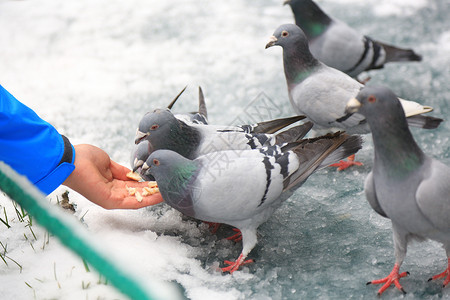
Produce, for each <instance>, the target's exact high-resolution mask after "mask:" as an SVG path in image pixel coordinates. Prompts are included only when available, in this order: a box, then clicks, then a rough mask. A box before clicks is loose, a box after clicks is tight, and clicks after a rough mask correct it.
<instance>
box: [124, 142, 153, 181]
mask: <svg viewBox="0 0 450 300" xmlns="http://www.w3.org/2000/svg"><path fill="white" fill-rule="evenodd" d="M151 152H152V148H151V145H150V142H149V141H147V140H143V141H141V142H140V143H139V144H137V145H134V148H133V151H132V152H131V161H130V162H131V167H132V169H133V172H138V173H139V174H140V175H141V177H142V178H143V179H144V180H145V181H154V180H155V178H153V176H151V177H149V176H146V175H145V174H144V173H143V172H141V168H142V165H143V164H144V163H145V161H146V160H147V158H148V157H149V155H150V153H151Z"/></svg>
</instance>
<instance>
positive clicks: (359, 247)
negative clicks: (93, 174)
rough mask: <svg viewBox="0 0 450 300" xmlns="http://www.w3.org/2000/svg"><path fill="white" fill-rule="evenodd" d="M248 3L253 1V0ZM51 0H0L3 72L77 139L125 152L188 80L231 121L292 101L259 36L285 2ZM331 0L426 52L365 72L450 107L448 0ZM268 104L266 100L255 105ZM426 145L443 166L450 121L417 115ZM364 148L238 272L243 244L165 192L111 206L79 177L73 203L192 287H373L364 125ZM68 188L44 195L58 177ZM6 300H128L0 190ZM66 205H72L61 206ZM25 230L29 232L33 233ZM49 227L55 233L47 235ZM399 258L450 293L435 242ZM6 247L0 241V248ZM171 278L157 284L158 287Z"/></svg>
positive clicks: (15, 90)
mask: <svg viewBox="0 0 450 300" xmlns="http://www.w3.org/2000/svg"><path fill="white" fill-rule="evenodd" d="M253 2H255V1H253ZM253 2H249V1H242V0H231V1H217V0H216V1H192V0H184V1H173V0H171V1H156V0H152V1H149V0H147V1H144V0H129V1H111V0H109V1H106V0H97V1H87V0H80V1H70V2H69V1H56V0H34V1H30V0H25V1H10V0H0V28H2V29H3V30H0V45H1V47H0V70H2V72H1V74H0V84H2V85H3V86H4V87H5V88H6V89H7V90H8V91H10V92H11V93H12V94H13V95H14V96H16V97H17V98H18V99H19V100H20V101H22V102H23V103H25V104H26V105H28V106H30V107H32V108H33V109H34V110H35V111H36V112H37V113H38V114H39V115H40V116H41V117H43V118H44V119H46V120H47V121H49V122H50V123H52V124H53V125H54V126H55V127H56V128H57V129H58V130H59V131H60V132H61V133H63V134H65V135H66V136H68V137H69V138H70V139H71V141H72V142H73V143H74V144H77V143H91V144H94V145H96V146H99V147H101V148H102V149H104V150H105V151H107V152H108V153H109V154H110V156H111V157H112V158H113V159H114V160H116V161H118V162H120V163H122V164H124V165H128V160H129V155H130V150H131V148H132V146H133V137H134V133H135V130H136V127H137V122H138V120H139V118H140V117H141V116H142V115H143V114H144V113H145V112H147V111H149V110H152V109H154V108H160V107H164V106H167V104H168V103H169V102H170V100H171V99H172V98H173V97H174V96H175V95H176V94H177V93H178V92H179V91H180V90H181V89H182V88H183V87H184V86H185V85H186V84H187V85H188V89H187V90H186V92H185V94H184V95H183V97H182V98H180V101H179V102H178V103H177V104H176V106H175V107H174V110H175V111H179V112H186V111H192V110H195V108H196V104H197V86H198V85H201V86H202V88H203V91H204V93H205V96H206V101H207V106H208V113H209V119H210V121H211V123H214V124H231V123H236V122H239V121H253V120H255V119H256V120H258V121H259V120H260V119H264V118H267V117H268V116H269V115H270V117H279V116H288V115H292V114H293V111H292V110H291V108H290V106H289V102H288V98H287V91H286V84H285V80H284V75H283V69H282V61H281V49H280V48H277V47H274V48H270V49H267V50H265V49H264V46H265V44H266V43H267V41H268V37H269V36H270V35H272V33H273V31H274V30H275V28H276V27H277V26H278V25H280V24H282V23H289V22H293V18H292V13H291V11H290V9H289V8H288V7H286V6H282V5H281V4H282V1H278V0H265V1H258V2H257V3H253ZM378 3H380V2H379V1H375V0H373V1H372V0H370V1H364V2H361V1H355V0H346V1H335V0H322V1H320V2H319V4H320V5H321V6H322V7H323V8H324V9H325V10H326V11H327V12H328V13H329V14H330V15H332V16H334V17H336V18H339V19H341V20H343V21H346V22H348V23H349V24H350V25H351V26H355V27H358V28H359V30H360V31H361V32H364V33H365V34H368V35H370V36H372V37H375V38H377V39H379V40H382V41H385V42H389V43H393V44H398V45H402V46H404V47H411V48H414V49H415V50H416V51H417V52H418V53H421V54H422V55H423V58H424V59H423V61H422V62H420V63H410V64H391V65H388V66H386V67H385V68H384V69H382V70H377V71H371V72H369V73H368V75H370V76H371V77H372V79H371V81H372V82H373V83H378V84H384V85H388V86H390V87H391V88H392V89H393V90H394V91H395V92H396V93H397V94H399V95H400V96H401V97H403V98H406V99H410V100H415V101H418V102H420V103H422V104H427V105H430V106H433V107H434V112H432V113H431V114H432V115H433V116H437V117H442V118H447V116H448V115H449V104H448V99H450V90H449V89H448V84H447V82H448V81H449V79H450V73H449V72H448V66H449V64H450V52H449V49H450V38H449V32H450V31H449V27H448V15H449V13H450V7H449V5H448V3H447V1H439V0H421V1H405V0H402V1H384V0H383V1H381V4H380V5H378ZM268 103H269V107H270V106H271V105H273V107H272V108H273V110H269V111H267V110H261V109H259V110H257V109H256V107H260V106H258V105H262V107H263V108H265V109H266V108H267V106H268V105H267V104H268ZM412 131H413V134H414V136H415V137H416V139H417V141H418V142H419V144H420V146H421V147H422V148H423V149H424V151H426V152H427V153H428V154H430V155H431V156H433V157H436V158H439V159H440V160H441V161H443V162H444V163H446V164H447V165H449V164H450V142H449V132H450V125H449V123H448V122H444V123H442V125H441V126H440V127H439V128H438V129H437V130H432V131H426V130H418V129H413V130H412ZM364 140H365V146H364V149H363V150H361V151H360V153H359V154H358V155H357V159H358V160H360V161H362V162H363V163H364V166H363V167H359V168H354V169H351V170H349V171H345V172H342V173H337V172H336V171H334V170H332V169H327V170H323V171H320V172H318V173H316V174H314V175H312V176H311V177H310V178H309V180H308V181H307V183H306V184H305V185H304V186H303V187H302V188H300V189H299V190H298V191H297V192H296V193H295V194H294V195H293V196H292V197H291V198H290V199H288V200H287V201H286V203H284V205H283V206H282V207H281V208H280V209H279V210H277V211H276V212H275V214H274V215H273V216H272V218H271V219H269V221H268V222H266V223H265V224H263V225H262V226H261V227H260V228H259V236H258V238H259V241H258V245H257V246H256V247H255V249H254V250H253V251H252V252H251V254H250V257H251V258H254V259H255V260H256V263H255V264H252V265H249V266H246V267H244V268H243V269H242V270H241V271H238V272H235V273H234V274H233V275H223V274H221V273H220V272H218V271H217V267H218V266H219V265H222V264H223V260H226V259H235V258H236V257H237V256H238V255H239V253H240V250H241V244H240V243H234V242H231V241H228V240H225V237H227V236H229V235H230V234H232V233H233V232H232V231H231V229H230V228H229V227H227V226H223V227H222V228H220V229H219V231H218V233H217V234H212V233H210V230H209V228H208V226H207V225H205V224H203V223H200V222H197V221H196V220H193V219H189V218H187V217H184V216H182V215H181V214H180V213H179V212H177V211H174V210H173V209H171V208H169V207H168V206H167V205H164V204H161V205H158V206H155V207H150V208H146V209H141V210H136V211H132V210H129V211H122V210H120V211H119V210H114V211H107V210H104V209H102V208H100V207H97V206H95V205H94V204H92V203H91V202H89V201H87V200H86V199H84V198H83V197H82V196H80V195H78V194H77V193H76V192H74V191H70V194H69V197H70V200H71V202H74V203H75V204H76V205H77V211H76V213H75V217H76V218H78V219H82V220H81V223H82V224H83V226H85V227H87V229H88V230H89V231H90V232H91V233H92V235H93V237H94V239H96V240H97V241H99V242H100V243H102V244H103V245H104V248H105V251H107V252H108V253H111V255H112V256H113V257H114V258H115V259H116V260H117V262H118V263H120V264H122V265H126V266H127V268H128V269H129V271H130V272H132V273H134V274H135V275H136V276H138V277H140V278H144V279H146V280H147V281H148V282H149V283H150V282H153V281H156V280H158V279H162V280H165V281H167V282H177V283H179V284H181V285H182V286H183V293H184V294H185V295H186V297H188V298H189V299H218V300H219V299H227V300H228V299H312V298H313V299H317V298H320V299H337V298H338V299H348V298H358V299H361V298H367V297H375V295H376V290H377V288H376V287H373V286H366V285H365V283H366V282H367V281H369V280H371V279H375V278H381V277H384V276H386V275H387V274H388V273H389V272H390V270H391V268H392V265H393V262H394V254H393V247H392V237H391V228H390V224H389V221H388V220H386V219H383V218H382V217H380V216H379V215H377V214H376V213H375V212H374V211H373V210H372V209H371V208H370V207H369V205H368V203H367V201H366V200H365V198H364V193H363V182H364V178H365V176H366V175H367V173H368V172H369V171H370V169H371V165H372V163H371V160H372V154H373V146H372V142H371V138H370V135H368V136H365V137H364ZM64 190H65V189H64V188H59V189H58V190H57V191H55V192H54V193H53V194H52V195H51V196H50V197H49V201H51V202H52V203H56V197H57V196H58V197H60V194H61V193H62V192H63V191H64ZM4 210H5V211H6V214H7V215H8V220H9V223H10V225H11V228H9V229H8V228H7V227H6V226H4V225H3V224H2V223H0V242H1V243H2V244H3V245H4V246H5V247H7V253H6V255H7V256H8V257H10V258H12V259H14V260H15V261H16V262H17V263H19V264H20V265H21V267H22V268H21V269H20V268H19V266H17V265H16V264H15V263H14V262H13V261H11V260H10V259H8V258H6V261H7V263H8V265H6V264H4V263H3V261H0V294H1V295H2V299H97V298H98V299H124V298H125V297H124V296H123V295H121V294H120V293H119V292H117V291H116V290H115V289H114V288H113V287H112V286H111V285H110V284H104V278H102V277H100V276H99V275H98V274H97V273H96V272H95V271H94V270H91V272H87V271H86V270H85V267H84V265H83V262H82V261H81V259H80V258H78V257H76V256H75V255H74V254H72V253H71V252H70V251H69V250H67V249H66V248H64V247H63V246H62V245H61V244H60V243H59V242H58V240H57V239H56V238H55V237H53V236H50V237H48V235H47V233H46V231H45V230H44V229H42V228H41V227H39V226H38V225H37V224H34V223H33V225H32V227H31V228H32V230H33V232H34V233H35V235H36V239H34V237H33V235H32V234H31V231H30V228H29V227H27V226H26V225H27V224H26V222H20V221H19V218H18V217H17V215H16V213H15V210H14V206H13V204H12V202H11V201H10V200H9V199H7V198H6V197H5V196H3V195H1V194H0V218H2V219H4V213H3V211H4ZM68 217H70V216H69V215H68ZM24 235H25V236H26V238H25V236H24ZM47 241H48V242H47ZM408 250H409V251H408V255H407V257H406V260H405V262H404V265H403V266H402V270H408V271H409V272H410V273H411V275H410V276H408V277H407V278H403V279H402V280H401V283H402V285H403V287H404V288H405V289H406V291H407V292H408V295H407V296H406V297H404V296H402V295H401V293H400V292H398V291H397V290H395V289H393V288H391V289H390V290H388V291H387V292H386V295H387V297H389V298H394V299H398V298H407V299H424V298H426V299H437V298H450V289H448V288H447V289H442V288H441V284H442V282H430V283H428V282H427V279H428V278H429V277H431V276H432V275H435V274H437V273H440V272H442V271H443V269H444V267H445V265H446V258H445V253H444V251H443V249H442V248H441V246H440V245H439V244H438V243H435V242H426V243H416V244H412V245H411V246H410V247H409V249H408ZM0 252H1V253H2V254H3V249H2V248H1V246H0ZM164 288H165V287H162V286H161V287H160V289H161V290H163V289H164Z"/></svg>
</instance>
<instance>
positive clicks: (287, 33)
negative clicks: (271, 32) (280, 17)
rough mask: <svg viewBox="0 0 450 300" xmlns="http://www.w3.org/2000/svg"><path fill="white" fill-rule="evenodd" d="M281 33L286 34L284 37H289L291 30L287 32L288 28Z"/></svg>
mask: <svg viewBox="0 0 450 300" xmlns="http://www.w3.org/2000/svg"><path fill="white" fill-rule="evenodd" d="M281 35H282V36H284V37H287V36H288V35H289V32H287V31H286V30H283V31H282V32H281Z"/></svg>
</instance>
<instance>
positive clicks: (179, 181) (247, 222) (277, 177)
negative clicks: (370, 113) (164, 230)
mask: <svg viewBox="0 0 450 300" xmlns="http://www.w3.org/2000/svg"><path fill="white" fill-rule="evenodd" d="M360 148H361V138H360V137H359V136H349V135H347V134H345V133H342V132H338V133H335V134H329V135H327V136H322V137H318V138H313V139H306V140H299V141H296V142H291V143H285V144H282V145H273V146H268V147H263V148H259V149H249V150H242V151H233V150H226V151H218V152H213V153H208V154H206V155H201V156H198V157H197V158H195V159H193V160H191V159H188V158H186V157H183V156H182V155H180V154H178V153H176V152H174V151H171V150H157V151H155V152H153V153H152V154H151V155H150V156H149V157H148V159H147V161H146V162H145V164H144V165H143V167H142V168H143V170H145V172H146V173H148V174H151V175H153V176H154V177H155V179H156V182H157V183H158V187H159V190H160V192H161V195H162V197H163V199H164V200H165V202H166V203H167V204H169V205H170V206H172V207H173V208H175V209H177V210H178V211H180V212H181V213H183V214H185V215H187V216H190V217H193V218H196V219H199V220H202V221H206V222H213V223H225V224H229V225H231V226H234V227H236V228H238V229H239V230H240V231H241V233H242V243H243V248H242V252H241V254H240V255H239V257H238V259H237V260H236V261H234V262H229V261H225V263H226V264H229V266H227V267H224V268H222V271H223V272H230V273H233V272H234V271H236V270H237V269H238V268H239V267H240V266H241V265H243V264H246V263H248V262H250V261H246V260H245V259H246V257H247V255H248V254H249V253H250V251H251V250H252V249H253V248H254V247H255V245H256V243H257V237H256V230H257V228H258V226H259V225H260V224H262V223H263V222H265V221H266V220H267V219H268V218H269V217H270V216H271V215H272V214H273V212H274V211H275V209H277V208H278V207H279V206H280V205H281V204H282V202H283V201H284V200H285V199H287V198H288V197H289V196H291V195H292V194H293V192H294V190H295V189H297V188H299V187H300V186H301V185H302V184H303V183H304V182H305V180H306V179H307V178H308V177H309V176H310V175H311V174H312V173H313V172H315V171H316V170H318V169H320V168H322V167H324V166H327V165H328V164H330V163H331V162H333V161H337V160H339V159H341V158H343V157H346V156H348V155H349V154H352V153H355V152H356V151H358V150H359V149H360Z"/></svg>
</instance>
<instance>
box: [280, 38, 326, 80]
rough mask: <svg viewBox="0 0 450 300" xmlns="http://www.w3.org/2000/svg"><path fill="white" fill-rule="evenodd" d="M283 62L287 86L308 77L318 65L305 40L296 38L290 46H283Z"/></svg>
mask: <svg viewBox="0 0 450 300" xmlns="http://www.w3.org/2000/svg"><path fill="white" fill-rule="evenodd" d="M283 64H284V74H285V75H286V81H287V84H288V86H289V88H291V86H292V85H296V84H299V83H300V82H302V81H303V80H305V79H306V78H308V77H309V76H310V75H311V74H312V73H313V72H314V71H315V69H316V68H317V67H319V66H320V62H319V61H318V60H317V59H315V58H314V56H313V55H312V54H311V52H310V51H309V47H308V44H307V42H306V41H302V40H296V41H295V42H294V43H293V45H291V46H290V47H283Z"/></svg>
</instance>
